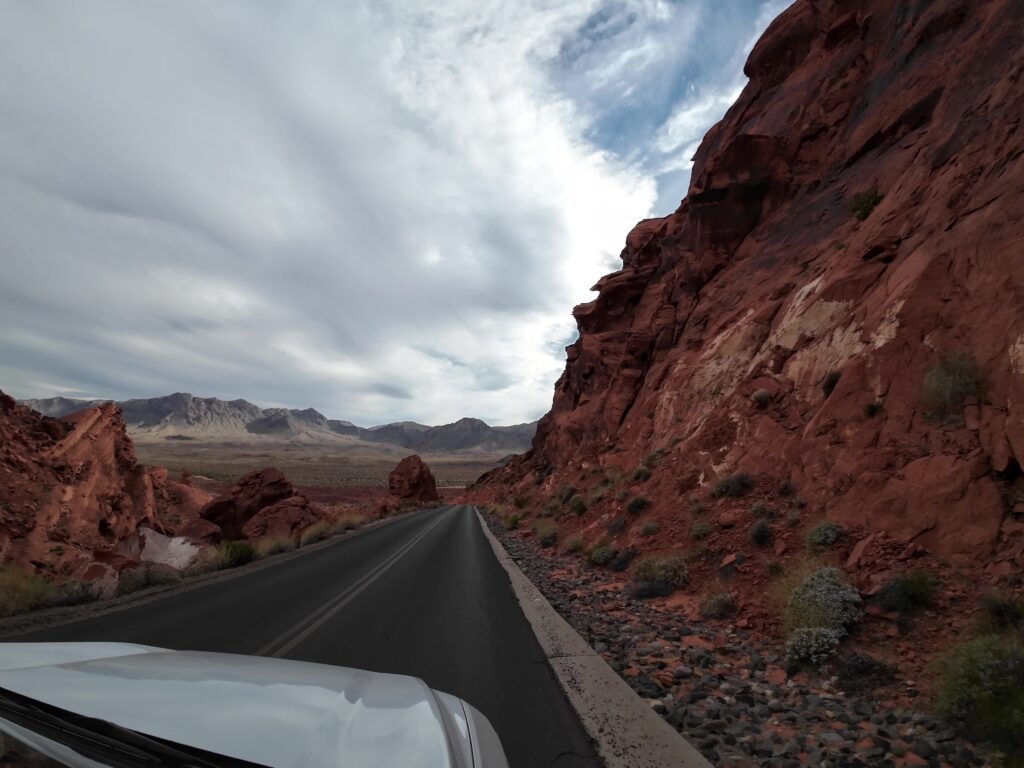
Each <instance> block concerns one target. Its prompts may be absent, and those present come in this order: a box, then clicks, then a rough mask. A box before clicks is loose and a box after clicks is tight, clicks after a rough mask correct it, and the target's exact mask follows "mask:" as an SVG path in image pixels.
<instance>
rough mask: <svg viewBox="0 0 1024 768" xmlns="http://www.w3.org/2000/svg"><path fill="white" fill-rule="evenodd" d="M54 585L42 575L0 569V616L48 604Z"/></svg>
mask: <svg viewBox="0 0 1024 768" xmlns="http://www.w3.org/2000/svg"><path fill="white" fill-rule="evenodd" d="M53 591H54V587H53V585H52V584H50V583H49V582H48V581H46V580H45V579H43V578H42V577H41V576H36V575H35V574H34V573H28V572H27V571H21V570H16V569H14V568H8V569H4V570H0V616H13V615H14V614H16V613H24V612H25V611H31V610H32V609H33V608H40V607H42V606H44V605H46V604H47V601H48V600H49V599H50V597H51V596H52V594H53Z"/></svg>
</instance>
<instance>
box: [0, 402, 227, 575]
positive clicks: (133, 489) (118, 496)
mask: <svg viewBox="0 0 1024 768" xmlns="http://www.w3.org/2000/svg"><path fill="white" fill-rule="evenodd" d="M209 498H210V497H209V495H208V494H205V493H204V492H203V491H201V490H200V489H198V488H193V487H192V486H190V485H188V483H187V482H181V481H175V480H171V479H170V478H168V476H167V472H166V470H162V469H160V470H148V469H146V467H144V466H142V465H141V464H139V463H138V461H137V460H136V457H135V449H134V446H133V445H132V441H131V440H130V439H129V438H128V436H127V434H126V432H125V424H124V420H123V418H122V416H121V410H120V408H118V406H117V405H115V404H114V403H103V404H100V405H97V406H94V407H89V408H85V409H83V410H80V411H77V412H75V413H72V414H69V415H67V416H64V417H62V418H60V419H52V418H49V417H46V416H43V415H41V414H39V413H37V412H36V411H33V410H31V409H30V408H27V407H25V406H20V405H17V404H16V403H15V402H14V400H13V399H12V398H10V397H8V396H7V395H4V394H3V393H0V565H14V566H18V567H22V568H29V569H32V570H34V571H36V572H37V573H39V574H41V575H44V576H47V577H50V578H57V579H66V578H81V577H82V576H83V575H84V574H85V573H86V572H87V571H89V570H90V566H93V565H95V564H96V563H97V562H98V561H100V560H102V556H104V555H112V554H113V553H114V552H115V550H117V549H118V548H119V546H120V545H121V544H122V543H123V542H125V541H127V540H129V539H130V538H132V537H133V536H135V535H136V534H137V532H138V530H139V528H140V527H141V526H145V527H147V528H149V529H152V530H154V531H159V532H163V533H173V531H174V528H175V527H176V526H177V525H178V524H179V523H181V522H184V521H187V520H189V519H192V518H194V517H196V516H197V515H198V513H199V510H200V509H201V508H202V507H203V505H204V504H205V503H206V502H207V501H208V500H209ZM92 570H94V571H95V570H96V569H95V568H93V569H92Z"/></svg>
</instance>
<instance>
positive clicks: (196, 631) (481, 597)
mask: <svg viewBox="0 0 1024 768" xmlns="http://www.w3.org/2000/svg"><path fill="white" fill-rule="evenodd" d="M11 639H16V640H18V641H25V640H58V641H65V640H68V641H85V640H104V641H123V642H132V643H144V644H147V645H156V646H161V647H164V648H173V649H178V650H204V651H219V652H223V653H244V654H259V655H266V656H280V657H282V658H288V659H297V660H301V661H315V662H320V663H323V664H336V665H341V666H349V667H358V668H361V669H370V670H375V671H379V672H395V673H400V674H406V675H414V676H416V677H420V678H422V679H423V680H425V681H426V682H427V684H428V685H430V686H431V687H432V688H436V689H437V690H440V691H446V692H448V693H452V694H455V695H456V696H459V697H461V698H463V699H465V700H466V701H468V702H470V703H471V704H472V705H473V706H475V707H476V708H477V709H479V710H480V711H481V712H483V713H484V714H485V715H486V716H487V718H488V719H489V720H490V721H491V724H492V725H493V726H494V728H495V730H497V732H498V735H499V736H500V737H501V741H502V745H503V746H504V748H505V753H506V754H507V756H508V759H509V763H510V764H511V765H512V766H513V767H518V766H523V767H524V768H525V767H526V766H531V767H532V766H560V767H562V768H568V767H570V766H574V767H575V766H581V767H582V766H588V767H589V766H599V765H600V762H599V761H598V758H597V757H596V755H595V752H594V749H593V747H592V746H591V743H590V740H589V739H588V738H587V736H586V734H585V733H584V731H583V729H582V727H581V726H580V724H579V721H578V719H577V718H576V715H575V713H574V712H573V710H572V709H571V707H570V706H569V705H568V703H567V702H566V700H565V697H564V695H563V694H562V691H561V689H560V688H559V686H558V683H557V681H556V680H555V678H554V675H553V673H552V672H551V669H550V667H549V665H548V663H547V660H546V659H545V657H544V654H543V653H542V652H541V649H540V646H539V645H538V644H537V641H536V639H535V637H534V635H533V631H532V629H531V628H530V625H529V624H528V623H527V621H526V619H525V618H524V617H523V614H522V611H521V610H520V608H519V604H518V602H517V601H516V598H515V595H514V594H513V592H512V587H511V585H510V583H509V580H508V576H507V575H506V573H505V571H504V569H503V568H502V567H501V565H499V564H498V561H497V560H496V559H495V557H494V553H493V551H492V550H491V548H490V545H489V544H488V542H487V540H486V538H485V537H484V535H483V532H482V531H481V530H480V525H479V523H478V521H477V519H476V515H475V513H474V512H473V510H472V509H471V508H470V507H468V506H457V507H446V508H443V509H439V510H431V511H425V512H421V513H417V514H415V515H411V516H409V517H406V518H403V519H401V520H396V521H395V522H392V523H389V524H387V525H383V526H380V527H378V528H374V529H372V530H367V531H364V532H361V533H359V534H358V535H356V536H353V537H348V538H344V539H340V540H338V541H337V542H334V543H332V544H330V545H328V546H326V547H324V548H322V549H317V550H315V551H312V552H310V553H308V554H306V555H303V556H299V557H294V558H291V559H287V560H282V561H281V562H280V563H279V564H276V565H273V566H271V567H267V568H263V569H260V570H257V571H253V572H252V573H251V574H245V575H243V576H240V577H239V578H235V579H231V580H227V581H223V582H212V583H211V584H209V585H206V586H203V587H201V588H199V589H196V590H192V591H189V592H186V593H183V594H178V595H171V596H169V597H167V598H164V599H161V600H157V601H154V602H149V603H145V604H143V605H140V606H138V607H135V608H131V609H128V610H124V611H119V612H117V613H111V614H108V615H105V616H99V617H94V618H90V619H84V620H82V621H78V622H75V623H72V624H65V625H63V626H59V627H53V628H50V629H47V630H43V631H40V632H35V633H32V634H29V635H20V636H18V637H17V638H11Z"/></svg>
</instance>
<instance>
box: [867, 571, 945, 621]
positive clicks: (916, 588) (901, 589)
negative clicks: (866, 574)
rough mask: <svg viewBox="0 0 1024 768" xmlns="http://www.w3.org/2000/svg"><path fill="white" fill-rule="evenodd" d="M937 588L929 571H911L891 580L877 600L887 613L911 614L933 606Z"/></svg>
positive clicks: (880, 592)
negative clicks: (919, 609)
mask: <svg viewBox="0 0 1024 768" xmlns="http://www.w3.org/2000/svg"><path fill="white" fill-rule="evenodd" d="M936 586H937V584H936V581H935V577H934V576H932V575H931V574H930V573H928V571H920V570H918V571H911V572H910V573H904V574H900V575H899V576H896V577H894V578H892V579H889V581H887V582H886V583H885V585H884V586H883V587H882V589H881V590H880V591H879V593H878V595H876V597H875V599H876V600H877V602H878V605H879V606H880V607H881V608H883V609H884V610H886V611H899V612H901V613H909V612H911V611H915V610H917V609H918V608H927V607H928V606H929V605H931V604H932V599H933V598H934V597H935V589H936Z"/></svg>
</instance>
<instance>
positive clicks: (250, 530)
mask: <svg viewBox="0 0 1024 768" xmlns="http://www.w3.org/2000/svg"><path fill="white" fill-rule="evenodd" d="M323 519H324V511H323V510H322V509H320V508H319V507H317V506H316V505H314V504H312V503H311V502H310V501H309V499H308V498H307V497H306V495H305V494H303V493H301V492H299V491H298V490H296V488H295V486H293V485H292V484H291V483H290V482H289V481H288V479H287V478H286V477H285V476H284V475H283V474H282V473H281V471H280V470H277V469H275V468H273V467H266V468H264V469H260V470H256V471H255V472H250V473H249V474H247V475H245V476H244V477H243V478H241V479H240V480H238V481H237V482H236V483H235V484H234V485H233V486H231V489H230V490H229V491H228V492H227V493H225V494H222V495H221V496H218V497H217V498H215V499H214V500H213V501H211V502H210V503H209V504H207V505H206V506H205V507H204V508H203V510H202V512H200V514H199V518H198V519H197V520H195V521H193V522H192V523H191V524H190V525H188V526H186V527H185V528H184V529H183V530H182V531H180V533H181V534H182V535H185V536H191V537H193V538H198V539H206V540H209V541H220V540H222V539H257V538H260V537H261V536H266V535H274V536H277V535H281V536H293V535H296V534H298V533H299V532H300V531H301V530H302V529H303V528H306V527H308V526H310V525H312V524H313V523H316V522H319V521H321V520H323Z"/></svg>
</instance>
